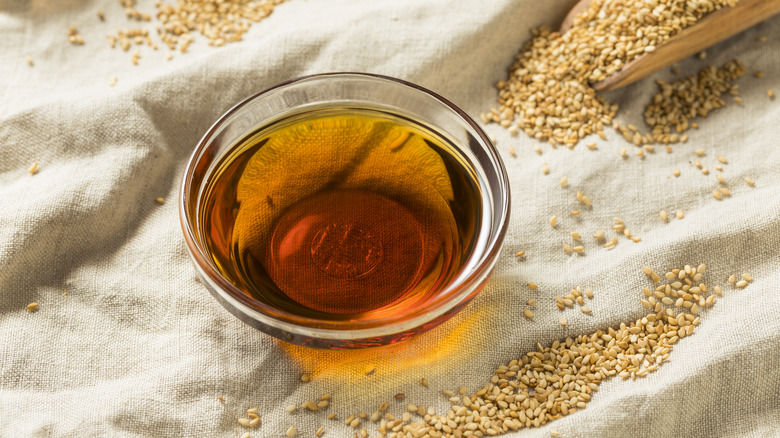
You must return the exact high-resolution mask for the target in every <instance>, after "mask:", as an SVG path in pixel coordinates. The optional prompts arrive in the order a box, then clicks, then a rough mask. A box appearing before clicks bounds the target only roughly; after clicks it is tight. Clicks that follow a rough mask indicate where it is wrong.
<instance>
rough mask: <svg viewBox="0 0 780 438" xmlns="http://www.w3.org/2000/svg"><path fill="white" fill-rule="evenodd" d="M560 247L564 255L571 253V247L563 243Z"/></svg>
mask: <svg viewBox="0 0 780 438" xmlns="http://www.w3.org/2000/svg"><path fill="white" fill-rule="evenodd" d="M562 246H563V252H565V253H566V254H569V253H571V246H570V245H569V244H567V243H564V244H562Z"/></svg>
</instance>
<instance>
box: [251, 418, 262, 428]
mask: <svg viewBox="0 0 780 438" xmlns="http://www.w3.org/2000/svg"><path fill="white" fill-rule="evenodd" d="M259 425H260V418H259V417H256V418H252V419H251V420H249V427H258V426H259Z"/></svg>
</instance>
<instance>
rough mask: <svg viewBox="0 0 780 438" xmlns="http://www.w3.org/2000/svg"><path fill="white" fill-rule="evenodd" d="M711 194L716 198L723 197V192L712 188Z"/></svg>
mask: <svg viewBox="0 0 780 438" xmlns="http://www.w3.org/2000/svg"><path fill="white" fill-rule="evenodd" d="M712 196H714V197H715V199H717V200H721V199H723V193H721V192H720V191H719V190H713V191H712Z"/></svg>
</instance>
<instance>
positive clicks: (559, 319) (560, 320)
mask: <svg viewBox="0 0 780 438" xmlns="http://www.w3.org/2000/svg"><path fill="white" fill-rule="evenodd" d="M558 323H559V324H560V325H562V326H564V327H566V324H568V321H566V318H564V317H560V318H558Z"/></svg>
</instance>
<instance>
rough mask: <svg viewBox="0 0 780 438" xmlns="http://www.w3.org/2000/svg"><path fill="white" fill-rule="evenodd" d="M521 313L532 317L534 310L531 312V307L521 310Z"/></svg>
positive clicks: (529, 317)
mask: <svg viewBox="0 0 780 438" xmlns="http://www.w3.org/2000/svg"><path fill="white" fill-rule="evenodd" d="M523 315H524V316H525V317H526V318H528V319H532V318H533V317H534V312H532V311H531V309H525V310H523Z"/></svg>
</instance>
